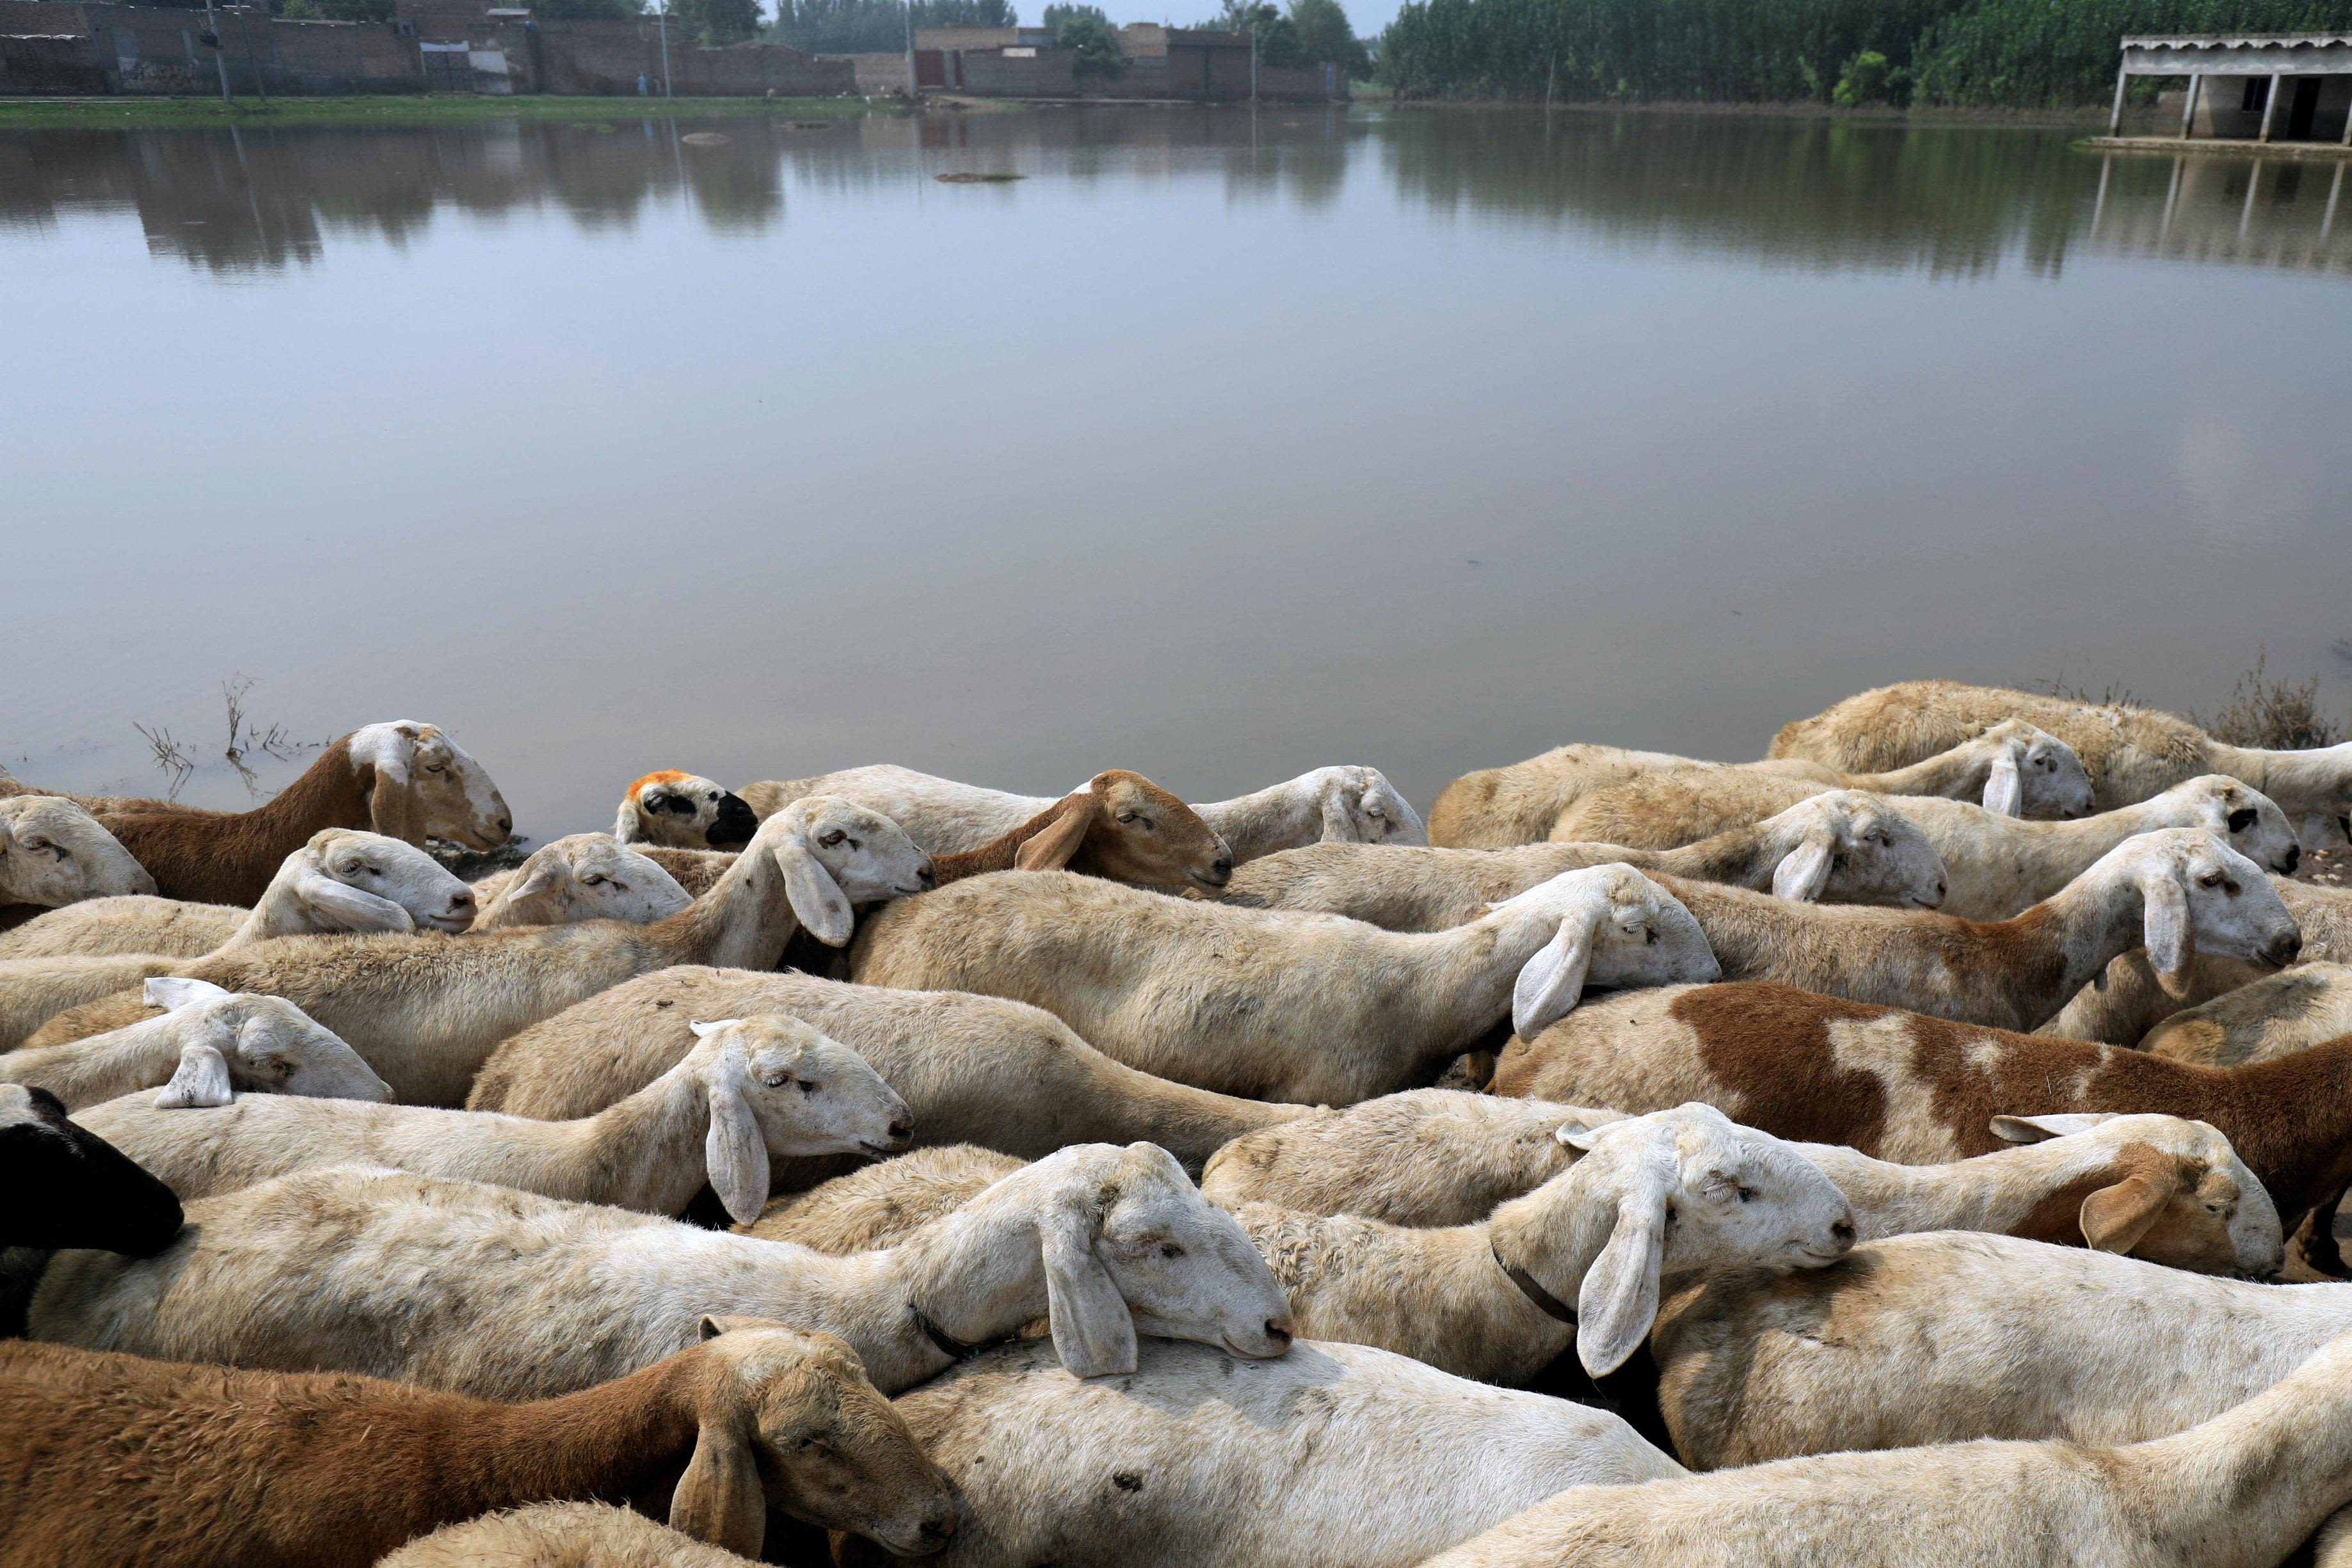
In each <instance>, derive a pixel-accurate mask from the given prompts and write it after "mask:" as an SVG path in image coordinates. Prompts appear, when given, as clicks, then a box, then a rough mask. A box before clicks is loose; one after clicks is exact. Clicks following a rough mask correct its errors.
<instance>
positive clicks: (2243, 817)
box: [2230, 806, 2256, 833]
mask: <svg viewBox="0 0 2352 1568" xmlns="http://www.w3.org/2000/svg"><path fill="white" fill-rule="evenodd" d="M2255 815H2256V814H2255V812H2254V809H2253V807H2252V806H2248V807H2246V808H2245V809H2244V810H2242V811H2233V812H2231V814H2230V831H2231V832H2232V833H2243V832H2244V831H2245V830H2246V829H2247V828H2249V827H2252V826H2253V825H2254V817H2255Z"/></svg>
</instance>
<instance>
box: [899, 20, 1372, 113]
mask: <svg viewBox="0 0 2352 1568" xmlns="http://www.w3.org/2000/svg"><path fill="white" fill-rule="evenodd" d="M1111 37H1112V39H1113V41H1114V42H1115V43H1116V44H1117V45H1118V53H1119V58H1120V59H1121V61H1122V62H1123V63H1124V68H1122V69H1121V70H1119V71H1118V72H1116V73H1113V74H1108V75H1101V74H1097V75H1090V76H1081V75H1080V74H1079V73H1078V72H1077V71H1076V68H1075V66H1076V56H1075V53H1074V52H1073V51H1072V50H1069V49H1065V48H1062V47H1058V44H1057V41H1056V35H1055V31H1054V30H1053V29H1050V28H1046V27H918V28H917V29H915V54H914V68H915V86H916V87H917V88H918V89H936V90H942V91H948V92H967V93H972V94H975V95H978V96H982V97H993V98H1081V97H1083V98H1125V99H1156V100H1180V99H1181V100H1195V101H1201V102H1210V103H1233V102H1239V101H1242V100H1247V99H1248V98H1250V97H1251V96H1252V95H1253V94H1255V96H1257V97H1259V98H1268V99H1287V100H1300V99H1304V100H1310V101H1317V102H1321V101H1328V100H1341V99H1345V98H1346V97H1347V96H1348V79H1347V76H1346V73H1345V72H1342V71H1339V70H1337V69H1335V68H1332V67H1329V66H1321V65H1318V66H1306V67H1298V68H1290V69H1276V68H1274V67H1271V66H1268V65H1266V64H1265V62H1264V61H1263V60H1259V61H1255V62H1253V60H1252V58H1251V56H1252V54H1253V53H1254V50H1253V49H1252V47H1251V40H1250V35H1249V34H1248V33H1246V32H1226V31H1223V30H1221V29H1217V28H1209V27H1165V26H1159V25H1158V24H1156V23H1150V22H1136V23H1130V24H1129V25H1128V26H1124V27H1121V28H1119V29H1118V30H1117V31H1116V32H1115V33H1113V34H1112V35H1111ZM1253 66H1255V68H1253Z"/></svg>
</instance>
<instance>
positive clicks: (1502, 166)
mask: <svg viewBox="0 0 2352 1568" xmlns="http://www.w3.org/2000/svg"><path fill="white" fill-rule="evenodd" d="M2072 140H2073V136H2072V133H2070V132H2052V131H2011V130H1989V129H1984V128H1976V127H1935V126H1905V125H1893V124H1879V123H1870V122H1853V123H1841V122H1832V121H1814V120H1786V119H1772V118H1766V117H1739V116H1696V115H1693V116H1677V115H1663V114H1625V115H1613V116H1612V115H1597V114H1591V113H1561V114H1558V115H1553V116H1549V117H1546V116H1544V115H1541V114H1539V113H1535V112H1526V113H1507V112H1492V113H1487V112H1451V111H1404V112H1396V111H1389V110H1367V109H1360V110H1356V111H1354V112H1353V113H1352V114H1351V113H1349V112H1346V111H1343V110H1262V111H1260V112H1258V113H1256V114H1251V113H1249V112H1247V111H1245V110H1167V111H1160V112H1153V111H1149V110H1140V111H1139V110H1076V109H1074V110H1052V111H1045V112H1039V113H1032V114H968V115H958V114H945V113H939V114H931V115H928V116H925V117H922V118H920V119H908V118H890V117H877V118H872V119H866V120H860V121H848V122H845V123H840V124H833V125H827V126H824V127H821V128H795V127H794V126H793V125H791V124H789V123H787V122H783V121H767V120H758V119H748V120H722V121H696V120H671V119H665V118H646V119H642V120H625V121H583V122H580V123H573V124H565V123H543V122H506V123H491V124H486V125H468V126H462V127H446V128H431V129H365V130H339V129H278V128H266V129H245V130H242V131H238V130H220V131H187V130H173V131H80V130H77V131H45V132H20V133H15V134H9V135H0V226H15V227H19V228H23V227H27V226H33V227H37V226H47V225H51V224H54V223H55V222H57V221H58V218H59V217H60V216H63V215H66V214H70V213H73V212H77V211H97V212H113V211H123V210H129V211H133V212H135V213H136V214H137V215H138V218H139V224H140V228H141V231H142V234H143V235H144V237H145V239H146V243H147V246H148V248H149V249H150V251H151V252H152V253H153V254H155V255H157V256H162V257H172V258H179V259H182V260H184V261H185V262H187V263H188V264H189V265H191V266H192V267H195V268H202V269H204V270H205V271H207V272H211V273H215V274H233V273H236V272H237V271H240V270H244V269H248V268H262V269H268V270H283V269H288V268H298V267H304V266H310V265H313V264H316V263H317V262H318V261H319V260H320V258H322V257H323V256H324V255H325V254H326V253H327V251H328V249H329V248H330V245H331V240H332V239H333V238H335V237H342V238H350V239H357V238H368V239H373V240H379V241H383V242H385V243H389V244H392V245H394V246H400V245H404V244H406V243H408V242H409V241H411V240H412V239H414V238H415V237H417V236H418V235H420V234H421V233H422V232H423V231H424V230H425V228H426V227H427V226H429V225H430V224H431V223H432V222H433V221H434V218H435V216H436V214H438V213H439V212H441V211H442V210H444V209H451V210H454V211H457V212H461V213H465V214H467V215H470V216H478V217H495V216H503V215H507V214H509V213H516V212H548V211H551V212H556V213H561V214H562V215H564V216H567V217H568V218H569V219H570V220H571V221H572V223H573V224H575V225H576V226H578V227H579V228H580V229H582V230H583V231H586V232H590V233H596V232H604V231H613V232H621V233H625V232H627V231H628V230H630V229H631V228H633V227H634V226H635V225H636V224H637V223H638V221H639V220H640V218H641V217H642V216H643V215H644V214H645V212H646V209H647V207H648V205H650V204H654V203H658V202H678V203H682V204H683V205H685V206H687V207H688V208H689V209H690V210H691V211H692V212H693V213H695V214H696V215H698V217H699V218H700V220H701V221H702V222H703V223H705V224H707V225H708V226H709V227H710V228H711V229H713V230H715V231H720V232H732V233H740V234H744V235H759V234H761V233H765V232H768V231H770V230H772V229H775V228H777V227H779V226H782V224H783V223H784V222H785V220H786V216H787V207H788V199H787V194H788V191H789V190H791V189H792V188H794V187H800V188H803V189H806V190H809V191H811V192H824V193H848V192H867V193H870V192H874V191H878V190H883V189H894V190H897V191H898V192H900V193H902V194H904V195H907V196H908V197H909V199H919V195H920V192H919V188H918V187H919V186H920V185H922V184H924V183H925V182H926V181H927V179H928V177H929V175H930V174H936V173H941V172H947V171H951V170H956V169H973V170H988V169H1000V168H1008V169H1013V170H1017V171H1018V172H1020V173H1023V174H1027V175H1029V176H1031V177H1033V178H1038V177H1043V178H1047V179H1056V180H1062V181H1067V182H1071V183H1073V184H1078V185H1086V184H1092V183H1096V182H1099V181H1102V180H1106V179H1114V180H1119V181H1132V180H1138V179H1141V180H1168V181H1210V182H1215V183H1217V184H1220V185H1221V186H1222V187H1223V192H1224V195H1225V196H1226V198H1227V199H1228V200H1231V201H1236V202H1255V201H1278V202H1284V203H1289V204H1293V205H1297V207H1299V208H1300V209H1302V210H1304V211H1308V212H1314V211H1321V210H1327V209H1328V208H1330V207H1332V206H1334V205H1336V204H1338V203H1339V200H1340V197H1341V194H1342V191H1343V189H1344V187H1345V185H1346V183H1347V180H1348V178H1349V173H1350V171H1351V169H1353V170H1356V171H1358V172H1360V173H1361V174H1370V175H1372V176H1373V177H1375V178H1377V179H1379V180H1381V181H1383V182H1385V184H1387V186H1388V187H1389V188H1390V190H1391V192H1392V193H1393V194H1394V195H1395V196H1396V197H1397V198H1399V199H1401V200H1402V201H1404V202H1406V203H1409V204H1411V205H1414V206H1416V207H1418V208H1420V209H1422V210H1423V211H1424V212H1425V213H1432V214H1437V215H1441V216H1443V215H1458V216H1467V217H1473V218H1476V219H1479V220H1482V221H1494V222H1502V223H1507V224H1517V225H1532V226H1538V227H1543V226H1556V227H1561V228H1567V229H1572V230H1574V231H1577V232H1578V233H1580V234H1581V235H1586V236H1591V237H1595V238H1598V239H1600V240H1601V241H1602V242H1604V243H1606V244H1608V245H1611V246H1613V247H1622V248H1626V249H1632V250H1641V249H1664V250H1668V251H1677V252H1693V253H1702V254H1705V253H1727V254H1730V255H1733V256H1738V257H1744V258H1753V259H1757V260H1760V261H1762V262H1764V263H1766V264H1768V265H1773V266H1786V267H1794V268H1805V269H1811V270H1839V271H1848V270H1851V271H1865V272H1867V271H1891V272H1920V273H1925V274H1927V275H1929V276H1931V277H1948V278H1958V279H1968V278H1977V277H1982V276H1985V275H1988V274H1990V273H1992V272H1994V271H1996V270H1998V269H1999V268H2000V267H2001V266H2003V265H2004V264H2017V265H2021V266H2023V267H2024V268H2027V269H2029V270H2030V271H2031V272H2032V273H2033V274H2035V275H2042V276H2050V277H2055V276H2057V275H2058V274H2059V273H2061V272H2062V271H2063V268H2064V266H2065V264H2066V262H2067V259H2068V258H2069V256H2070V255H2071V254H2072V253H2074V252H2075V251H2076V250H2077V249H2078V248H2080V247H2084V246H2088V247H2093V248H2095V249H2096V250H2099V251H2103V252H2109V253H2125V254H2134V255H2149V256H2160V257H2170V258H2185V259H2193V260H2198V261H2214V260H2231V261H2243V262H2251V263H2254V264H2258V265H2263V266H2272V267H2289V268H2322V269H2327V270H2339V271H2340V270H2344V269H2347V268H2352V237H2347V231H2352V214H2340V213H2339V209H2340V208H2341V207H2342V206H2343V205H2345V198H2344V195H2343V186H2344V184H2345V181H2346V175H2345V165H2344V164H2343V163H2328V162H2297V161H2292V160H2271V161H2266V162H2265V161H2255V160H2246V159H2237V158H2220V157H2210V156H2198V157H2191V158H2185V159H2184V158H2164V157H2152V156H2147V155H2141V154H2110V155H2106V156H2104V157H2097V156H2092V155H2089V154H2085V153H2081V152H2078V151H2076V150H2074V147H2073V146H2072V145H2070V143H2071V142H2072ZM989 194H990V195H991V196H992V197H993V199H997V200H1017V199H1018V192H1017V189H1015V188H1013V187H1004V188H1001V189H996V190H992V192H991V193H989ZM2012 258H2013V259H2012Z"/></svg>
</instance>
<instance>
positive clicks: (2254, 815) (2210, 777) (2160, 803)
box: [2149, 773, 2303, 877]
mask: <svg viewBox="0 0 2352 1568" xmlns="http://www.w3.org/2000/svg"><path fill="white" fill-rule="evenodd" d="M2149 805H2152V806H2155V807H2157V808H2158V809H2162V810H2167V811H2169V812H2171V813H2172V814H2174V815H2175V816H2177V818H2178V821H2179V826H2183V827H2192V826H2193V827H2202V828H2204V829H2205V830H2206V831H2207V832H2209V833H2211V834H2212V835H2214V836H2215V837H2218V838H2220V839H2221V841H2222V842H2223V843H2225V844H2227V845H2229V846H2230V847H2231V848H2232V849H2235V850H2236V851H2237V852H2238V853H2239V854H2241V855H2243V856H2244V857H2245V858H2247V859H2249V860H2252V862H2253V863H2254V864H2255V865H2257V866H2260V867H2262V868H2263V869H2264V870H2266V871H2275V872H2277V873H2278V874H2279V875H2280V876H2282V877H2285V876H2292V875H2293V874H2294V868H2296V867H2297V866H2299V865H2301V864H2302V863H2303V846H2302V845H2301V844H2300V843H2298V842H2297V841H2296V838H2295V831H2294V825H2293V824H2291V823H2290V822H2288V821H2287V819H2286V813H2285V812H2284V811H2281V810H2280V809H2279V808H2278V806H2277V805H2275V804H2274V803H2273V801H2272V800H2271V797H2270V796H2268V795H2264V794H2263V792H2262V791H2260V790H2258V789H2256V788H2255V787H2254V786H2253V785H2252V784H2245V783H2243V782H2242V781H2240V780H2237V779H2233V778H2231V776H2230V775H2229V774H2227V773H2207V774H2205V775H2203V776H2202V777H2200V778H2193V779H2189V780H2186V781H2184V782H2183V783H2180V784H2174V785H2173V786H2172V787H2171V788H2170V789H2168V790H2166V791H2165V792H2164V793H2163V794H2162V795H2158V796H2157V797H2156V798H2155V800H2153V801H2151V802H2149Z"/></svg>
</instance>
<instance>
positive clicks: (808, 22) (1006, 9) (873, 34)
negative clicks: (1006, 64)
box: [768, 0, 1021, 55]
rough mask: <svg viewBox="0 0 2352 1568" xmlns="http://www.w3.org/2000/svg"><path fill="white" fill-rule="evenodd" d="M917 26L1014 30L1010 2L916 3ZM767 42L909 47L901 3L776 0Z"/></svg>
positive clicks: (834, 51) (846, 50) (828, 48)
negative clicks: (1012, 28)
mask: <svg viewBox="0 0 2352 1568" xmlns="http://www.w3.org/2000/svg"><path fill="white" fill-rule="evenodd" d="M914 6H915V26H918V27H1011V26H1017V25H1018V24H1019V22H1020V19H1021V18H1020V15H1019V13H1018V12H1016V11H1015V10H1014V9H1013V5H1012V4H1011V0H914ZM768 37H770V38H772V39H773V40H774V41H775V42H777V43H780V44H790V45H791V46H792V47H794V48H796V49H806V50H808V51H809V52H810V53H811V54H828V55H864V54H885V53H887V52H889V51H890V50H893V49H903V48H905V47H907V8H906V7H905V6H904V5H901V4H900V3H899V0H776V19H775V21H774V22H773V23H772V24H771V25H770V26H769V28H768Z"/></svg>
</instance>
